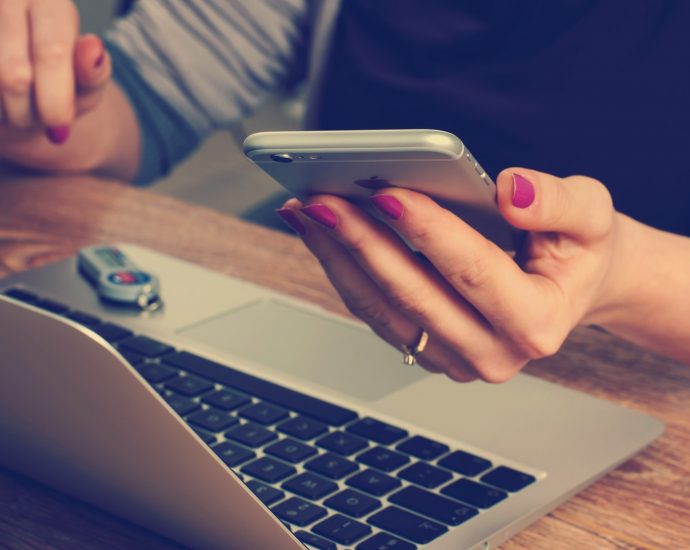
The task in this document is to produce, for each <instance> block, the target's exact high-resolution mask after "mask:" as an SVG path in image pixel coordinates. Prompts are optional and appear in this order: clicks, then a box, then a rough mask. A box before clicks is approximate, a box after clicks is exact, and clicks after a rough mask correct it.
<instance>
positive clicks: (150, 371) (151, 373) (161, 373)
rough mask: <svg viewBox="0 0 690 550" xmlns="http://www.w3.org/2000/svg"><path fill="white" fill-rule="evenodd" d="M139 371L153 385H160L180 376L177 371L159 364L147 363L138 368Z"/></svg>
mask: <svg viewBox="0 0 690 550" xmlns="http://www.w3.org/2000/svg"><path fill="white" fill-rule="evenodd" d="M137 370H138V371H139V374H141V375H142V376H143V377H144V378H145V379H146V381H147V382H150V383H151V384H159V383H160V382H164V381H165V380H170V379H171V378H174V377H176V376H178V375H179V374H180V372H179V371H178V370H177V369H174V368H172V367H169V366H167V365H161V364H159V363H145V364H143V365H139V366H137Z"/></svg>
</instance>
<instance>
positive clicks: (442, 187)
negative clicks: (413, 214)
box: [244, 130, 520, 251]
mask: <svg viewBox="0 0 690 550" xmlns="http://www.w3.org/2000/svg"><path fill="white" fill-rule="evenodd" d="M244 153H245V155H246V156H247V157H248V158H249V159H250V160H251V161H253V162H254V163H255V164H256V165H258V166H259V167H260V168H261V169H262V170H263V171H264V172H266V173H267V174H268V175H269V176H271V177H272V178H273V179H275V180H276V181H277V182H278V183H280V184H281V185H282V186H283V187H285V188H286V189H287V190H288V191H290V193H292V194H293V195H295V196H296V197H297V198H300V199H305V198H307V197H308V196H309V195H314V194H321V193H327V194H332V195H338V196H341V197H344V198H347V199H349V200H351V201H353V202H355V203H358V204H360V205H362V206H364V207H365V208H366V209H367V210H368V211H370V212H371V211H372V210H373V208H372V207H371V206H370V205H369V201H368V200H367V199H368V197H369V196H371V194H372V193H373V192H374V191H375V190H377V189H380V188H384V187H404V188H407V189H413V190H415V191H419V192H421V193H424V194H426V195H429V196H430V197H432V198H433V199H435V200H436V201H438V202H439V203H440V204H441V205H443V206H444V207H445V208H448V209H449V210H451V211H452V212H454V213H455V214H456V215H457V216H459V217H460V218H461V219H463V220H464V221H466V222H467V223H469V224H470V225H472V226H473V227H474V228H475V229H477V230H478V231H479V232H480V233H482V234H483V235H484V236H486V237H487V238H488V239H490V240H492V241H493V242H495V243H496V244H497V245H499V246H500V247H501V248H503V249H505V250H507V251H515V250H516V248H517V246H518V243H519V242H520V232H519V231H517V230H516V229H514V228H513V227H512V226H510V225H509V224H508V223H507V222H506V221H505V220H504V219H503V217H502V216H501V214H500V212H499V210H498V207H497V206H496V185H495V184H494V182H493V181H492V180H491V178H490V177H489V176H488V175H487V173H486V172H485V171H484V169H483V168H482V167H481V165H480V164H479V163H478V162H477V161H476V159H475V158H474V157H473V156H472V154H471V153H470V152H469V150H468V149H467V147H465V145H464V144H463V143H462V141H460V139H459V138H458V137H457V136H455V135H453V134H450V133H448V132H442V131H440V130H348V131H302V132H260V133H257V134H252V135H250V136H249V137H247V139H246V140H245V141H244Z"/></svg>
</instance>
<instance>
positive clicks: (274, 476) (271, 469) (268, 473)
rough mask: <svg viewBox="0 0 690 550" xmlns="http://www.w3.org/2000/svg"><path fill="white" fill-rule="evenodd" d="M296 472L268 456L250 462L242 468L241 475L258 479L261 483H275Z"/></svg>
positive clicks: (287, 465)
mask: <svg viewBox="0 0 690 550" xmlns="http://www.w3.org/2000/svg"><path fill="white" fill-rule="evenodd" d="M296 471H297V470H295V469H294V468H293V467H292V466H290V465H289V464H285V463H284V462H280V461H279V460H275V459H273V458H271V457H268V456H264V457H262V458H259V459H257V460H255V461H254V462H250V463H249V464H247V465H246V466H244V467H243V468H242V472H243V473H245V474H248V475H250V476H252V477H258V478H259V479H261V480H262V481H267V482H268V483H275V482H276V481H280V480H281V479H285V478H286V477H288V476H291V475H293V474H295V472H296Z"/></svg>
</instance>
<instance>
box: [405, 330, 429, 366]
mask: <svg viewBox="0 0 690 550" xmlns="http://www.w3.org/2000/svg"><path fill="white" fill-rule="evenodd" d="M428 342H429V333H428V332H427V331H426V330H424V329H420V332H419V337H418V338H417V342H416V343H415V344H414V345H413V346H407V345H405V346H403V347H402V350H403V354H404V355H403V364H405V365H409V366H410V367H411V366H413V365H414V364H415V363H416V362H417V355H419V354H420V353H422V352H423V351H424V348H426V345H427V343H428Z"/></svg>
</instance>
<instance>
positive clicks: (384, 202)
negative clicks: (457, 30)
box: [369, 195, 405, 220]
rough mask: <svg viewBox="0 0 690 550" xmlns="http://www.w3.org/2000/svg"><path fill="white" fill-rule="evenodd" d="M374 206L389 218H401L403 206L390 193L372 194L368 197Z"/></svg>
mask: <svg viewBox="0 0 690 550" xmlns="http://www.w3.org/2000/svg"><path fill="white" fill-rule="evenodd" d="M369 200H370V201H371V202H372V203H373V204H374V206H375V207H376V208H377V209H378V210H380V211H381V212H383V213H384V214H385V215H386V216H388V217H389V218H392V219H394V220H399V219H400V218H402V215H403V212H404V211H405V207H404V206H403V205H402V203H401V202H400V201H399V200H398V199H396V198H395V197H394V196H392V195H374V196H373V197H369Z"/></svg>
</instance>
